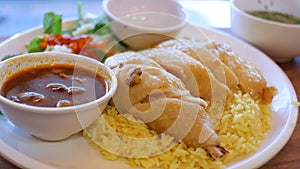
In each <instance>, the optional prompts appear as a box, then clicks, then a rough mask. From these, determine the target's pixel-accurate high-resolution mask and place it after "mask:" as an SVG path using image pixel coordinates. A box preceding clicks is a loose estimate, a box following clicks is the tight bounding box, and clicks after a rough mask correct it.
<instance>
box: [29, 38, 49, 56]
mask: <svg viewBox="0 0 300 169" xmlns="http://www.w3.org/2000/svg"><path fill="white" fill-rule="evenodd" d="M43 41H44V39H43V38H34V39H32V40H31V41H30V43H29V45H28V48H27V51H28V53H33V52H43V51H44V50H45V49H43V48H41V45H40V44H41V43H42V42H43Z"/></svg>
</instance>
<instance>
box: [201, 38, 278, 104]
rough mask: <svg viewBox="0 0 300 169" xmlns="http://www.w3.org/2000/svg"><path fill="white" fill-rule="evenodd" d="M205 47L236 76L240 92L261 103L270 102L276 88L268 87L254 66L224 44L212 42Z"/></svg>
mask: <svg viewBox="0 0 300 169" xmlns="http://www.w3.org/2000/svg"><path fill="white" fill-rule="evenodd" d="M206 47H207V48H208V49H209V50H210V51H211V52H213V53H215V55H216V56H218V57H219V58H220V60H221V61H222V62H223V63H224V64H225V65H227V66H228V67H229V68H230V69H231V70H232V71H233V72H234V73H235V74H236V75H237V77H238V79H239V83H240V87H241V89H242V91H244V92H246V93H249V94H250V95H251V96H252V98H254V99H258V100H260V101H261V102H262V103H267V104H268V103H270V102H271V101H272V98H273V96H274V95H275V93H276V88H275V87H274V86H268V84H267V82H266V80H265V78H264V77H263V75H262V74H261V73H260V72H259V70H258V69H257V68H256V66H255V65H253V64H252V63H250V62H248V61H246V60H244V59H242V58H241V57H239V56H238V55H237V54H236V53H234V52H233V51H232V49H231V48H230V47H229V46H228V45H226V44H224V43H218V42H212V43H208V44H207V45H206Z"/></svg>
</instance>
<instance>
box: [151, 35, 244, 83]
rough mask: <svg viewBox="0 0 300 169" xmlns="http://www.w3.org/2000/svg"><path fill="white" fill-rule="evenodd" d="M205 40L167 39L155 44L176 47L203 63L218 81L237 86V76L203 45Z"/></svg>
mask: <svg viewBox="0 0 300 169" xmlns="http://www.w3.org/2000/svg"><path fill="white" fill-rule="evenodd" d="M205 44H206V43H205V41H203V42H200V41H199V42H195V41H193V40H185V39H182V40H180V41H179V40H168V41H164V42H162V43H160V44H158V45H157V47H158V48H163V49H177V50H180V51H182V52H184V53H186V54H187V55H188V56H190V57H192V58H194V59H195V60H197V61H199V62H201V63H202V64H203V65H205V66H206V67H207V68H208V69H209V70H210V71H211V72H212V73H213V75H214V76H215V77H216V79H218V80H219V81H220V82H222V83H225V84H226V85H227V86H228V87H229V88H230V89H237V88H238V84H239V82H238V78H237V76H236V75H235V74H234V72H233V71H232V70H231V69H229V68H228V67H227V66H226V65H225V64H224V63H223V62H222V61H221V60H220V59H218V58H217V57H215V56H214V55H213V54H212V53H211V52H209V51H208V50H207V49H206V48H205V47H204V45H205Z"/></svg>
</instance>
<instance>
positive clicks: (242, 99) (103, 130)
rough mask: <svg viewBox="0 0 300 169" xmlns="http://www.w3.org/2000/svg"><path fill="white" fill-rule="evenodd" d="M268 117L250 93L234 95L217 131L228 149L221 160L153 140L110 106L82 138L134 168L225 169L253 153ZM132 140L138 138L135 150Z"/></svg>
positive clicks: (265, 108)
mask: <svg viewBox="0 0 300 169" xmlns="http://www.w3.org/2000/svg"><path fill="white" fill-rule="evenodd" d="M271 118H272V115H271V113H270V111H269V110H268V106H267V105H259V103H258V102H257V101H255V100H253V99H252V98H251V97H250V95H249V94H242V92H240V91H238V92H237V93H235V94H234V97H233V99H232V100H231V101H230V104H227V105H226V107H225V111H224V113H223V116H222V119H221V122H220V124H219V125H218V127H217V129H216V132H217V134H218V135H219V137H220V141H221V146H223V147H225V148H226V149H227V150H229V154H227V155H225V156H224V157H222V158H220V159H213V158H211V157H210V156H209V155H208V154H207V153H206V151H205V150H204V149H201V148H197V149H194V148H189V147H187V146H186V145H185V144H184V143H183V142H180V143H175V142H173V137H171V136H167V135H163V136H162V137H155V136H156V133H155V132H154V131H152V130H150V129H149V128H148V127H147V125H145V124H143V123H141V122H140V121H138V120H135V119H134V118H133V117H131V116H130V115H127V116H126V117H124V116H123V115H120V114H119V113H118V112H117V111H116V109H115V108H114V107H111V106H108V107H107V108H106V109H105V111H104V112H103V114H102V115H101V116H100V117H99V118H98V119H97V121H96V122H95V123H94V124H92V125H91V126H90V127H89V128H87V129H86V130H85V131H84V132H83V135H84V136H85V137H86V138H87V139H89V140H90V142H91V144H92V145H93V147H95V148H97V149H99V150H100V152H101V153H102V154H103V157H104V158H106V159H108V160H115V159H117V158H119V157H122V158H126V159H127V161H128V164H129V165H131V166H133V167H143V168H164V169H177V168H185V169H196V168H197V169H199V168H200V169H201V168H205V169H206V168H207V169H218V168H225V167H226V166H225V163H226V162H228V161H230V160H232V159H234V158H235V157H237V156H240V155H244V154H249V153H254V152H256V151H257V149H258V147H259V146H260V144H261V142H262V140H263V139H264V138H265V136H266V132H267V131H268V129H269V127H270V122H271ZM108 128H109V129H108ZM114 131H117V132H114ZM111 133H114V134H111ZM124 136H125V137H124ZM135 137H136V138H139V139H138V140H137V141H138V143H139V144H140V145H138V148H136V146H137V144H138V143H137V142H135V140H134V138H135ZM147 138H151V139H150V140H149V139H147ZM141 140H142V141H141ZM124 142H126V143H124ZM150 142H151V143H150ZM163 143H164V144H163ZM123 144H124V145H123ZM125 145H126V146H127V147H126V146H125ZM164 147H167V148H165V149H163V148H164ZM111 148H114V149H111ZM142 150H143V151H142Z"/></svg>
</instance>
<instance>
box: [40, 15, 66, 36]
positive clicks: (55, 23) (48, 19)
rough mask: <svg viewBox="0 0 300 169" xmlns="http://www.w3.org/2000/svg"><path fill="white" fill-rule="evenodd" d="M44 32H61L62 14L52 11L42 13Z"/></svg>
mask: <svg viewBox="0 0 300 169" xmlns="http://www.w3.org/2000/svg"><path fill="white" fill-rule="evenodd" d="M43 26H44V33H45V34H61V33H62V15H56V14H55V13H53V12H47V13H45V14H44V21H43Z"/></svg>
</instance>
